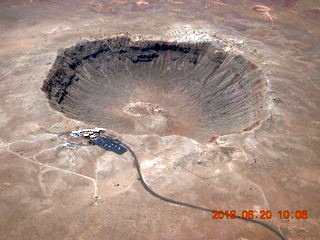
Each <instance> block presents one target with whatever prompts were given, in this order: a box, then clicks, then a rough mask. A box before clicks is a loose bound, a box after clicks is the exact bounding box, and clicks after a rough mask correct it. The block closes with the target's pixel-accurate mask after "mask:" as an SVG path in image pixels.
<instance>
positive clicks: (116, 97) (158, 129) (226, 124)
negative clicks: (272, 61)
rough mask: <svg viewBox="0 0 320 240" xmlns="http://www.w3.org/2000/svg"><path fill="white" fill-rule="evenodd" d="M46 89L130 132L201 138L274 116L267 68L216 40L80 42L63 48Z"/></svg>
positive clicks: (75, 113)
mask: <svg viewBox="0 0 320 240" xmlns="http://www.w3.org/2000/svg"><path fill="white" fill-rule="evenodd" d="M42 90H43V91H44V92H45V94H46V96H47V98H48V99H49V102H50V105H51V106H52V107H53V108H54V109H56V110H58V111H60V112H62V113H64V114H65V116H67V117H70V118H73V119H76V120H81V121H83V122H85V123H88V124H94V125H96V126H99V127H105V128H111V129H113V130H116V131H119V132H122V133H130V134H158V135H161V136H163V135H172V134H175V135H182V136H187V137H191V138H194V139H196V140H200V141H202V140H208V139H209V138H210V137H211V136H213V135H223V134H227V133H233V132H241V131H243V130H246V129H250V127H252V126H254V125H255V124H257V123H258V122H260V121H261V120H264V119H266V118H267V117H268V108H267V106H268V101H267V99H268V97H267V82H266V79H265V77H264V75H263V73H262V71H261V70H260V69H259V68H258V67H257V66H256V65H255V64H254V63H253V62H251V61H249V60H247V59H246V58H245V57H243V56H242V55H239V54H235V53H230V52H225V51H224V50H223V48H222V47H221V46H220V45H219V44H216V43H209V42H203V43H179V42H166V41H142V40H140V41H132V40H131V39H130V38H128V37H115V38H108V39H103V40H96V41H87V42H81V43H78V44H77V45H75V46H72V47H70V48H67V49H64V50H62V51H60V53H59V54H58V56H57V58H56V60H55V63H54V64H53V66H52V68H51V70H50V72H49V74H48V76H47V79H46V80H45V81H44V83H43V86H42Z"/></svg>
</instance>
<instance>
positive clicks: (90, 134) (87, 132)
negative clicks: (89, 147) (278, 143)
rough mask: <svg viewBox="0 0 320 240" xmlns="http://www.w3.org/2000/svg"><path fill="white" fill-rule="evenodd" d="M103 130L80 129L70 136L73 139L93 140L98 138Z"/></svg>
mask: <svg viewBox="0 0 320 240" xmlns="http://www.w3.org/2000/svg"><path fill="white" fill-rule="evenodd" d="M105 131H106V129H105V128H97V127H96V128H88V129H81V130H76V131H72V132H71V135H72V136H73V137H83V138H90V139H94V138H96V137H98V136H100V134H101V133H103V132H105Z"/></svg>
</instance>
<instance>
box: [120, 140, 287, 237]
mask: <svg viewBox="0 0 320 240" xmlns="http://www.w3.org/2000/svg"><path fill="white" fill-rule="evenodd" d="M121 143H122V144H123V145H124V146H125V147H126V148H127V150H128V151H129V152H130V154H131V155H132V157H133V159H134V166H135V168H136V169H137V173H138V176H139V180H140V182H141V184H142V186H143V188H144V189H145V190H146V191H147V192H148V193H150V194H151V195H152V196H153V197H155V198H158V199H160V200H162V201H165V202H168V203H172V204H176V205H180V206H185V207H190V208H193V209H197V210H200V211H204V212H210V213H212V211H214V209H209V208H205V207H201V206H197V205H193V204H189V203H185V202H180V201H176V200H173V199H170V198H166V197H163V196H161V195H159V194H158V193H156V192H154V191H153V190H152V189H151V188H150V187H149V186H148V185H147V183H146V182H145V181H144V179H143V176H142V173H141V169H140V164H139V161H138V158H137V156H136V154H135V153H134V151H133V150H132V149H131V148H130V147H129V146H128V145H126V144H125V143H123V142H121ZM236 218H238V219H240V220H243V221H247V222H251V223H255V224H259V225H260V226H262V227H265V228H267V229H269V230H270V231H272V232H273V233H274V234H275V235H277V236H278V237H279V238H280V239H281V240H285V238H284V236H282V234H281V233H280V232H279V231H278V230H276V229H275V228H274V227H272V226H270V225H268V224H266V223H264V222H261V221H258V220H254V219H245V218H241V217H240V216H236Z"/></svg>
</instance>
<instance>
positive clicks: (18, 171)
mask: <svg viewBox="0 0 320 240" xmlns="http://www.w3.org/2000/svg"><path fill="white" fill-rule="evenodd" d="M257 4H260V5H261V4H262V5H266V6H268V7H270V9H271V11H270V14H271V16H272V19H270V18H269V17H267V16H266V15H263V14H261V12H257V11H254V10H253V9H252V7H253V6H254V5H257ZM319 8H320V5H319V1H316V0H314V1H312V0H308V1H302V0H301V1H298V0H297V1H284V0H279V1H267V0H264V1H263V0H261V1H249V0H241V1H236V0H220V1H218V0H216V1H215V0H207V1H172V0H170V1H147V0H141V1H126V0H121V1H85V0H75V1H71V0H69V1H53V0H52V1H41V0H40V1H26V0H25V1H24V0H16V1H1V3H0V19H1V22H0V33H1V35H0V40H1V44H0V84H1V85H0V86H1V87H0V162H1V166H0V202H1V204H0V215H1V218H0V239H1V240H2V239H3V240H4V239H6V240H15V239H17V240H18V239H19V240H21V239H26V240H30V239H32V240H38V239H49V240H51V239H52V240H53V239H64V240H71V239H83V240H86V239H92V240H98V239H115V240H118V239H133V240H136V239H149V240H153V239H177V240H178V239H238V240H240V239H241V240H244V239H248V240H250V239H278V237H277V236H276V235H275V234H274V233H272V232H271V231H269V230H268V229H266V228H263V227H261V226H259V225H257V224H253V223H249V222H245V221H242V220H238V219H234V220H231V219H223V220H212V219H211V215H210V214H208V213H205V212H201V211H197V210H194V209H190V208H186V207H182V206H176V205H174V204H169V203H166V202H163V201H160V200H159V199H156V198H154V197H152V196H151V195H149V194H148V193H147V192H146V191H145V190H144V189H143V188H142V186H141V184H140V182H139V180H138V179H137V174H136V170H135V168H134V167H133V162H132V158H131V156H130V155H129V154H125V155H123V156H118V155H116V154H114V153H112V152H106V151H104V150H102V149H100V148H98V147H93V146H90V147H89V146H88V147H78V148H69V147H68V146H67V145H66V143H65V142H64V141H62V140H61V139H60V138H58V137H57V133H60V132H64V131H71V130H75V129H79V128H84V127H94V126H92V125H89V124H88V123H86V122H81V121H76V120H73V119H70V118H67V117H65V116H64V115H63V114H61V113H59V112H57V111H56V110H53V109H52V108H51V107H50V106H49V104H48V100H47V99H46V98H45V95H44V93H43V92H42V91H41V90H40V88H41V86H42V84H43V80H45V79H46V77H47V74H48V72H49V70H50V68H51V66H52V64H53V63H54V61H55V58H56V56H57V53H58V51H59V50H60V49H65V48H68V47H70V46H73V45H75V44H76V43H78V42H79V41H83V40H95V39H101V38H106V37H110V36H116V35H119V34H127V33H129V34H130V36H132V37H133V38H136V39H141V38H143V39H150V40H167V41H220V42H222V43H223V44H225V48H226V50H227V51H235V52H239V53H241V54H242V55H243V56H245V57H246V58H247V59H250V60H251V61H252V62H254V63H255V64H256V65H257V66H258V67H259V68H261V70H262V71H263V73H264V74H265V76H266V78H267V80H268V94H269V97H270V102H269V103H268V104H269V113H270V114H269V117H268V118H267V119H266V120H265V121H263V122H262V123H261V125H259V126H257V127H255V128H254V129H252V130H251V131H246V132H243V133H237V134H230V135H226V136H222V137H221V141H223V146H235V147H236V148H222V147H221V146H222V145H221V146H218V145H215V144H209V145H208V141H209V140H210V139H208V140H207V141H199V142H198V141H195V140H194V139H191V138H188V137H185V136H177V135H169V136H158V135H156V134H150V135H133V134H127V133H126V132H117V133H116V134H117V136H118V137H119V138H120V139H121V140H122V141H124V142H125V143H126V144H128V145H129V146H130V147H132V149H133V150H134V151H135V152H136V154H137V156H138V159H139V162H140V164H141V169H142V172H143V175H144V178H145V180H146V182H147V183H148V184H149V186H150V187H151V188H152V189H153V190H154V191H156V192H157V193H159V194H161V195H163V196H166V197H168V198H171V199H176V200H179V201H184V202H188V203H192V204H195V205H199V206H203V207H207V208H212V209H217V210H232V209H234V210H236V211H237V212H238V213H241V211H242V210H245V209H252V210H256V211H259V210H261V209H262V210H263V209H265V210H268V209H270V210H272V212H273V217H272V219H269V220H264V221H265V222H266V223H268V224H270V225H272V226H274V228H275V229H277V231H279V232H280V233H281V234H282V235H283V236H284V237H285V239H319V236H320V220H319V215H320V163H319V156H320V147H319V137H320V111H319V106H320V98H319V90H320V84H319V76H320V69H319V64H320V62H319V55H320V49H319V48H320V45H319V33H320V28H319V26H320V25H319V23H320V10H319ZM272 21H273V27H272ZM98 127H106V128H108V129H110V130H112V127H111V126H108V125H107V124H106V126H98ZM95 192H98V194H99V199H98V200H97V199H94V198H93V195H94V193H95ZM280 210H288V211H290V212H292V211H293V212H295V211H296V210H307V211H308V218H307V219H294V218H293V219H292V218H290V219H280V217H279V214H278V211H280Z"/></svg>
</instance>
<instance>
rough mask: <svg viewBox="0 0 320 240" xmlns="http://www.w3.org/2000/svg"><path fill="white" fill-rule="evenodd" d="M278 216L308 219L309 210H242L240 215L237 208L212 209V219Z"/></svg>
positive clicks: (264, 218) (280, 217)
mask: <svg viewBox="0 0 320 240" xmlns="http://www.w3.org/2000/svg"><path fill="white" fill-rule="evenodd" d="M274 217H277V218H279V219H308V211H307V210H295V211H289V210H280V211H278V212H273V211H271V210H259V211H254V210H242V211H241V213H240V215H238V213H237V212H236V210H214V211H212V219H213V220H219V219H236V218H243V219H261V220H266V219H272V218H274Z"/></svg>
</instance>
